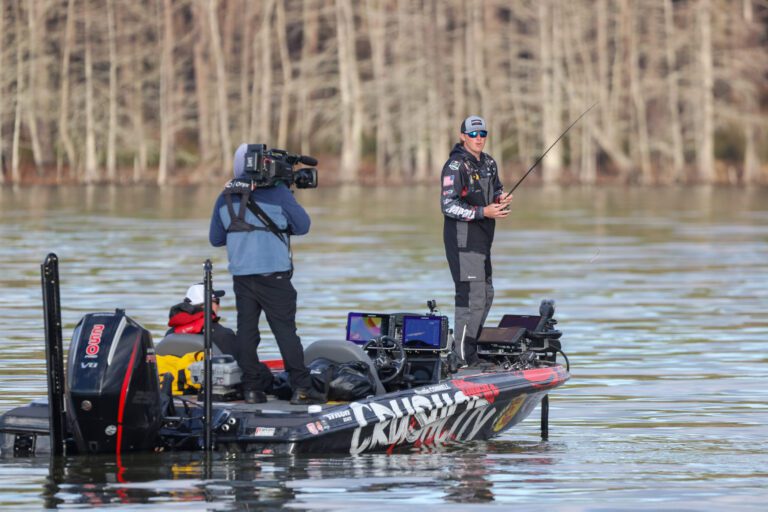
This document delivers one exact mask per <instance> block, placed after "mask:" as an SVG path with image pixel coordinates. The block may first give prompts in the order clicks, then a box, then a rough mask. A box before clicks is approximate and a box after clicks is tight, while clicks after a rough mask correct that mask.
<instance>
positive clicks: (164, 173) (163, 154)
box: [157, 0, 174, 186]
mask: <svg viewBox="0 0 768 512" xmlns="http://www.w3.org/2000/svg"><path fill="white" fill-rule="evenodd" d="M162 19H163V39H162V43H161V47H160V159H159V162H158V165H157V184H158V185H160V186H163V185H165V184H166V183H167V182H168V171H169V168H170V167H171V166H172V165H173V164H172V161H173V159H172V156H171V155H172V154H173V134H172V133H171V130H172V124H171V116H172V115H174V113H173V110H174V108H173V101H172V97H173V67H174V58H173V45H174V38H173V4H172V3H171V0H163V5H162Z"/></svg>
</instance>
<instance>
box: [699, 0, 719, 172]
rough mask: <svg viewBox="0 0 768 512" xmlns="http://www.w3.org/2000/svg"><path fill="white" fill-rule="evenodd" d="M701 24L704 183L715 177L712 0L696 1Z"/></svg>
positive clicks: (701, 149) (701, 127)
mask: <svg viewBox="0 0 768 512" xmlns="http://www.w3.org/2000/svg"><path fill="white" fill-rule="evenodd" d="M696 7H697V18H698V26H699V38H700V39H699V73H700V74H699V80H698V83H699V97H700V103H699V109H700V110H699V111H700V121H699V123H698V137H697V139H698V140H697V147H696V162H697V164H698V169H697V170H698V173H699V177H700V179H701V180H702V181H703V182H705V183H712V182H713V181H714V180H715V154H714V147H715V145H714V138H715V109H714V77H713V75H714V72H713V63H712V13H711V5H710V0H699V3H698V4H697V6H696Z"/></svg>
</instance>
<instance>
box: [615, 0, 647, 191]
mask: <svg viewBox="0 0 768 512" xmlns="http://www.w3.org/2000/svg"><path fill="white" fill-rule="evenodd" d="M621 10H622V16H625V27H626V29H627V46H628V47H629V89H630V94H631V95H632V105H633V106H634V117H635V128H636V135H637V141H636V143H635V145H636V148H637V151H636V153H637V155H638V158H639V160H640V182H641V183H643V184H645V185H649V184H650V183H651V182H652V181H653V174H652V170H651V147H650V143H649V141H648V120H647V113H646V109H645V97H644V95H643V90H642V85H641V83H640V65H641V64H640V49H639V43H638V34H637V32H638V30H637V23H633V21H634V20H636V19H638V18H639V16H638V18H636V17H635V16H634V15H633V12H632V8H631V7H630V6H629V4H628V3H627V0H622V5H621ZM638 14H639V13H638Z"/></svg>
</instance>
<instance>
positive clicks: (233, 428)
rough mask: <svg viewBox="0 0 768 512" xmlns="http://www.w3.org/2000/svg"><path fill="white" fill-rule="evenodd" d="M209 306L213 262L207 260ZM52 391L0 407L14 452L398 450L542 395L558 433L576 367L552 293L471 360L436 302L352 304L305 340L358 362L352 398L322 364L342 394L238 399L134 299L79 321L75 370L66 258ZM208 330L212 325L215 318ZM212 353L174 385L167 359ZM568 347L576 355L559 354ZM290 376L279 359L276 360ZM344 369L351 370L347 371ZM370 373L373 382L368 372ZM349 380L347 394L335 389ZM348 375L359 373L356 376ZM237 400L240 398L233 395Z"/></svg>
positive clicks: (321, 357)
mask: <svg viewBox="0 0 768 512" xmlns="http://www.w3.org/2000/svg"><path fill="white" fill-rule="evenodd" d="M205 270H206V271H205V280H204V283H205V286H206V297H207V300H206V311H207V314H206V317H207V318H210V314H208V313H209V312H210V310H211V308H210V296H211V293H210V291H211V289H212V286H211V265H210V262H206V266H205ZM41 271H42V280H43V302H44V304H43V307H44V314H45V331H46V359H47V361H46V362H47V370H48V371H47V378H48V397H47V399H46V398H42V399H39V400H35V401H33V402H32V403H30V404H28V405H24V406H20V407H16V408H14V409H11V410H9V411H7V412H5V413H4V414H3V415H2V416H1V417H0V451H1V452H2V454H3V455H4V456H10V457H24V456H32V455H38V454H47V453H50V454H54V455H58V454H67V455H72V454H90V453H115V454H117V456H118V458H119V457H120V455H121V453H125V452H129V451H152V450H154V451H161V450H227V451H248V452H258V453H291V454H293V453H315V454H325V453H349V454H359V453H363V452H375V451H379V452H392V451H395V450H398V451H402V450H408V449H413V448H425V447H427V448H429V447H436V446H443V445H449V444H454V443H462V442H467V441H474V440H487V439H490V438H492V437H494V436H497V435H499V434H501V433H503V432H505V431H507V430H509V429H510V428H512V427H513V426H514V425H516V424H518V423H520V422H521V421H522V420H523V419H525V418H526V417H527V416H529V415H530V414H531V412H532V411H533V410H534V409H535V408H536V407H537V406H538V405H541V435H542V437H543V438H545V439H546V438H547V435H548V393H549V392H550V391H551V390H553V389H555V388H557V387H559V386H560V385H562V384H564V383H565V382H566V381H567V380H568V379H569V378H570V375H569V373H568V359H567V357H566V356H565V354H564V353H563V351H562V345H561V340H560V338H561V332H560V331H558V330H556V329H555V327H554V326H555V324H556V320H555V319H554V302H553V301H550V300H545V301H542V303H541V305H540V308H539V314H538V315H505V316H504V317H503V318H502V320H501V322H500V324H499V326H497V327H490V326H486V327H484V328H483V329H482V333H481V335H480V337H479V339H478V355H479V358H480V361H479V362H478V363H476V364H474V365H472V366H467V365H466V364H464V363H463V361H461V359H460V358H459V357H458V355H457V354H456V353H455V352H454V350H453V346H452V345H453V336H452V333H451V331H450V329H449V326H448V318H447V317H445V316H440V315H439V314H438V312H437V310H436V307H435V304H434V301H429V302H428V303H427V304H428V307H429V313H428V314H410V313H367V312H366V313H363V312H350V313H349V315H348V318H347V326H346V336H345V338H344V339H338V340H318V341H315V342H314V343H312V344H310V345H308V346H307V347H306V349H305V360H306V361H308V362H310V364H309V366H310V368H313V367H315V366H316V365H314V363H315V362H319V361H322V362H324V364H325V368H326V370H327V369H328V368H329V367H336V368H337V369H338V368H339V367H342V366H343V365H350V364H351V365H353V366H354V368H356V369H358V370H361V369H362V372H360V371H358V373H357V374H356V375H357V377H358V379H359V378H360V377H361V376H363V377H365V378H366V379H367V380H366V382H367V383H368V384H369V386H370V387H369V388H368V391H366V392H365V393H364V395H363V396H354V395H350V394H349V393H348V392H349V391H350V389H349V386H347V387H346V388H345V387H344V385H345V381H344V378H343V377H342V378H341V379H340V380H332V381H331V382H330V384H329V380H331V379H333V378H334V377H333V375H331V371H330V370H327V371H324V372H323V371H318V372H315V371H313V374H315V373H316V374H319V375H314V376H313V378H314V379H315V381H316V382H317V381H320V386H323V385H325V390H324V391H325V392H328V391H329V388H330V391H331V396H330V398H331V401H329V402H328V403H325V404H322V405H309V406H307V405H292V404H291V403H290V402H289V401H288V400H286V399H284V398H285V397H283V398H279V395H280V393H278V392H277V391H275V393H274V394H270V395H269V396H268V400H267V401H266V402H265V403H260V404H247V403H244V402H243V401H242V400H237V398H239V397H238V395H237V392H236V389H237V383H238V378H237V370H239V369H238V368H237V366H236V364H235V363H234V361H233V360H232V359H231V357H229V356H225V355H218V354H217V353H216V351H215V347H212V346H211V343H210V338H209V337H205V336H202V335H173V334H172V335H169V336H166V337H165V338H163V340H161V341H160V342H159V343H158V344H157V346H155V345H154V344H153V342H152V337H151V335H150V333H149V331H147V330H146V329H144V328H143V327H142V326H141V325H140V324H139V323H138V322H136V321H135V320H134V319H132V318H131V317H129V316H127V315H126V313H125V311H124V310H120V309H118V310H115V311H111V312H101V313H89V314H87V315H85V316H84V317H83V319H82V320H81V321H80V322H79V323H78V325H77V327H76V328H75V330H74V333H73V336H72V340H71V343H70V346H69V352H68V358H67V364H66V374H65V365H64V356H63V349H62V334H61V325H62V324H61V307H60V300H59V289H58V282H59V273H58V258H57V257H56V255H55V254H50V255H48V257H47V258H46V260H45V262H44V263H43V265H42V267H41ZM206 332H210V329H206ZM198 350H202V351H203V353H204V356H205V359H204V361H203V362H201V363H197V365H198V369H197V370H198V371H197V372H195V371H193V372H192V375H193V379H194V380H196V381H199V382H200V383H201V385H202V391H201V392H200V393H199V394H197V395H186V396H185V395H174V394H173V393H172V390H171V388H172V385H173V384H172V383H173V379H172V378H171V377H170V376H166V377H167V378H164V379H162V384H161V379H159V377H158V372H157V358H158V357H163V356H166V355H176V356H182V355H184V354H188V353H190V352H194V351H198ZM558 355H561V356H562V358H563V361H564V363H565V366H563V365H562V364H560V363H559V362H558V361H557V357H558ZM265 363H266V364H267V365H268V366H269V367H270V369H271V370H272V371H273V372H274V374H275V376H276V382H279V381H280V376H281V373H282V372H283V367H282V361H280V360H276V361H265ZM342 373H343V372H342ZM363 380H365V379H363ZM339 382H340V383H341V389H342V391H344V390H346V391H347V393H346V394H344V393H342V394H341V396H342V399H339V398H338V396H339V395H338V394H337V397H336V398H334V396H333V385H334V383H335V384H336V385H338V384H339ZM346 384H349V382H346ZM233 398H234V400H233Z"/></svg>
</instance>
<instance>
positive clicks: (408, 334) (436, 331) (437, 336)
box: [403, 315, 443, 350]
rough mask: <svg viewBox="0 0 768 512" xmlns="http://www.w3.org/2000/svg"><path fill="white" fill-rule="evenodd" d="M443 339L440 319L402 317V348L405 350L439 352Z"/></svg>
mask: <svg viewBox="0 0 768 512" xmlns="http://www.w3.org/2000/svg"><path fill="white" fill-rule="evenodd" d="M442 339H443V332H442V317H439V316H408V315H406V316H404V317H403V348H405V349H407V350H440V349H441V348H443V347H442V346H441V343H442Z"/></svg>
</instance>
